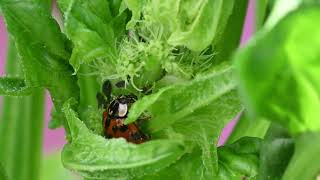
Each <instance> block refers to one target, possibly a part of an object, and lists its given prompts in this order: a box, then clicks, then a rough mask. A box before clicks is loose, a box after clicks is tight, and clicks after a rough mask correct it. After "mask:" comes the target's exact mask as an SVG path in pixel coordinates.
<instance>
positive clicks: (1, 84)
mask: <svg viewBox="0 0 320 180" xmlns="http://www.w3.org/2000/svg"><path fill="white" fill-rule="evenodd" d="M32 89H33V88H31V87H26V84H25V81H24V80H23V79H20V78H14V77H0V94H1V95H5V96H25V95H29V94H31V92H32Z"/></svg>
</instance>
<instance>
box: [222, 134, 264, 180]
mask: <svg viewBox="0 0 320 180" xmlns="http://www.w3.org/2000/svg"><path fill="white" fill-rule="evenodd" d="M261 144H262V143H261V139H260V138H253V137H245V138H241V139H239V140H238V141H236V142H235V143H233V144H230V145H226V146H222V147H219V148H218V157H219V177H220V179H242V178H243V177H246V178H249V179H251V178H255V177H256V176H257V175H258V169H259V156H260V155H259V154H260V149H261Z"/></svg>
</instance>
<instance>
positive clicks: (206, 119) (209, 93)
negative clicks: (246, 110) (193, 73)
mask: <svg viewBox="0 0 320 180" xmlns="http://www.w3.org/2000/svg"><path fill="white" fill-rule="evenodd" d="M232 75H233V74H232V68H231V67H230V66H228V65H225V66H223V67H220V69H219V70H216V72H213V73H212V74H210V75H207V76H203V77H198V78H195V79H194V80H193V81H190V82H188V83H183V84H178V85H173V86H169V87H167V88H163V89H161V90H159V92H158V93H155V94H152V95H150V96H145V97H144V98H142V99H141V100H139V101H137V102H136V103H135V104H134V105H133V106H132V108H131V109H130V113H129V116H128V118H127V120H126V123H130V122H132V121H134V120H135V119H136V118H138V117H139V116H140V115H141V113H142V112H144V111H146V110H147V112H148V113H149V114H150V115H151V117H152V118H151V119H150V120H149V121H148V122H146V124H147V125H146V126H147V129H148V130H149V132H151V134H153V133H156V132H159V131H164V130H166V129H171V130H172V131H174V132H175V133H178V134H180V135H183V137H184V139H185V140H186V141H190V142H191V143H193V144H197V145H198V146H199V147H201V149H202V153H203V154H202V160H203V166H204V169H205V174H204V175H205V176H206V177H208V178H213V177H214V176H215V175H216V172H217V169H218V163H217V155H216V148H215V145H216V143H217V141H218V136H219V133H220V131H221V129H222V128H223V126H224V124H226V123H227V122H228V121H229V120H230V119H232V118H233V117H234V116H235V115H236V114H237V113H238V112H239V111H240V110H241V104H240V102H239V99H238V97H237V95H236V92H235V85H236V84H235V82H234V81H233V76H232ZM222 109H223V110H222ZM190 135H192V136H190Z"/></svg>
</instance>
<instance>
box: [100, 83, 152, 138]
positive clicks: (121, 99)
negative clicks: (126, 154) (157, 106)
mask: <svg viewBox="0 0 320 180" xmlns="http://www.w3.org/2000/svg"><path fill="white" fill-rule="evenodd" d="M111 87H112V86H111V83H110V81H106V82H105V83H104V84H103V87H102V92H103V94H104V95H105V97H107V98H108V99H110V98H111ZM104 99H105V98H104V96H103V95H102V94H101V93H98V94H97V100H98V103H99V106H100V107H101V106H102V105H103V108H104V112H103V128H104V135H105V137H106V138H108V139H110V138H124V139H126V140H127V141H128V142H131V143H135V144H141V143H143V142H145V141H147V139H148V138H147V136H146V135H144V134H143V133H142V132H141V130H140V129H139V127H138V125H137V124H136V123H134V122H133V123H130V124H127V125H125V124H124V121H125V119H126V118H127V116H128V111H129V109H130V107H131V105H132V104H133V103H134V102H135V101H136V100H137V97H136V96H134V95H120V96H118V97H116V98H115V99H114V100H112V101H111V103H106V101H105V100H104Z"/></svg>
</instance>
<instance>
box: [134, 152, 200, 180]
mask: <svg viewBox="0 0 320 180" xmlns="http://www.w3.org/2000/svg"><path fill="white" fill-rule="evenodd" d="M201 154H202V152H201V149H200V148H194V149H193V150H192V152H190V153H187V154H185V155H184V156H183V157H182V158H181V159H180V160H179V161H177V162H176V163H174V164H172V165H171V166H169V167H167V168H165V169H163V170H161V171H159V172H157V173H155V174H151V175H147V176H143V177H142V178H138V179H137V180H162V179H181V180H194V179H198V180H204V179H205V178H206V177H205V169H204V166H203V165H202V159H201Z"/></svg>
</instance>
